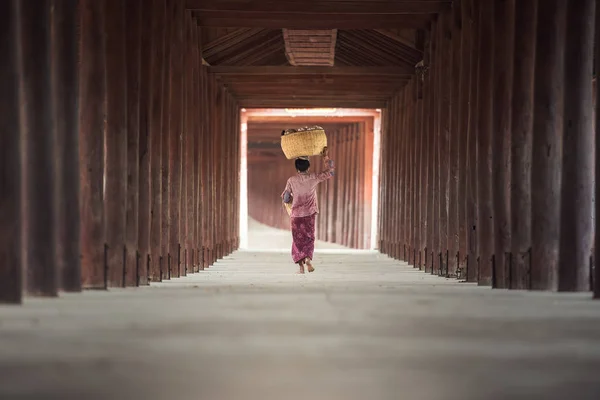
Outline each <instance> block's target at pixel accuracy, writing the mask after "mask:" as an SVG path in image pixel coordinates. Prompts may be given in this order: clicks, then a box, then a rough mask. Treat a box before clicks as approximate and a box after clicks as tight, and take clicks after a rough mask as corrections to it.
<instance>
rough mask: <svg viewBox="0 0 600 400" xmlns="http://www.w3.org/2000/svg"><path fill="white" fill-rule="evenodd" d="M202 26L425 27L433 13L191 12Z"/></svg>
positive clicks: (273, 27)
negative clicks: (301, 13) (299, 14)
mask: <svg viewBox="0 0 600 400" xmlns="http://www.w3.org/2000/svg"><path fill="white" fill-rule="evenodd" d="M194 16H195V17H196V18H197V19H198V24H199V25H200V26H203V27H207V28H211V27H219V28H225V27H235V28H268V29H284V28H288V29H379V28H389V29H392V28H398V27H402V28H407V29H424V28H426V27H427V25H428V24H429V22H430V21H431V20H432V19H433V17H434V16H435V14H433V13H432V14H420V15H403V14H335V15H334V16H332V15H328V14H318V13H306V14H303V15H302V17H299V16H298V15H294V14H288V13H270V14H265V13H262V14H261V13H256V12H251V11H226V12H221V11H202V12H194Z"/></svg>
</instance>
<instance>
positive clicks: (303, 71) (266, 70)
mask: <svg viewBox="0 0 600 400" xmlns="http://www.w3.org/2000/svg"><path fill="white" fill-rule="evenodd" d="M209 72H210V73H212V74H215V75H219V76H226V75H265V76H276V75H327V76H330V75H344V76H352V75H357V76H366V75H373V76H386V75H387V76H396V77H403V78H410V77H411V76H412V75H413V73H412V71H410V72H409V71H407V69H406V68H401V67H314V66H311V67H279V66H260V67H230V66H212V67H210V68H209Z"/></svg>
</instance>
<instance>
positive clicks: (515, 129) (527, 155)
mask: <svg viewBox="0 0 600 400" xmlns="http://www.w3.org/2000/svg"><path fill="white" fill-rule="evenodd" d="M537 3H538V0H521V1H517V2H516V3H515V37H518V38H519V40H516V41H515V50H514V54H515V58H514V79H513V97H512V99H513V100H512V121H511V127H512V138H511V142H512V146H511V148H512V151H511V162H512V168H511V174H512V179H511V181H512V186H511V227H512V234H511V259H510V288H511V289H521V290H524V289H529V285H530V281H529V272H530V270H529V269H530V265H531V260H530V254H531V211H532V210H531V161H532V155H533V148H532V141H533V97H534V81H535V47H536V32H537ZM517 55H518V56H517Z"/></svg>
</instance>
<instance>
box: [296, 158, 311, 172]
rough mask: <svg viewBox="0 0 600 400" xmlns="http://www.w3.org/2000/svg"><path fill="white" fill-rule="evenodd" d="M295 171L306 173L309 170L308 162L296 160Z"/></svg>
mask: <svg viewBox="0 0 600 400" xmlns="http://www.w3.org/2000/svg"><path fill="white" fill-rule="evenodd" d="M295 164H296V170H298V171H300V172H306V171H307V170H308V169H309V168H310V161H308V160H303V159H301V158H298V159H297V160H296V162H295Z"/></svg>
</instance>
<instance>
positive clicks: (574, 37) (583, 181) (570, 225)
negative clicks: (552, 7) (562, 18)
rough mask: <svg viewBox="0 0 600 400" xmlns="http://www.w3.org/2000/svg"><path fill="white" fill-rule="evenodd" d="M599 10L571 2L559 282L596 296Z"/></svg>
mask: <svg viewBox="0 0 600 400" xmlns="http://www.w3.org/2000/svg"><path fill="white" fill-rule="evenodd" d="M595 8H596V1H594V0H579V1H571V2H569V5H568V9H567V31H566V35H567V36H566V50H565V62H566V65H565V86H564V88H565V109H564V113H565V115H564V131H563V132H564V133H563V170H562V197H561V221H560V223H561V225H560V227H561V233H560V260H559V276H558V289H559V290H561V291H580V292H581V291H588V290H590V257H591V251H592V240H593V235H594V227H593V224H592V196H593V192H594V151H593V149H594V131H593V129H594V128H593V115H594V106H593V97H592V96H593V94H592V85H591V82H592V78H593V71H594V51H593V48H594V18H595V11H596V10H595ZM597 65H598V64H597ZM597 68H598V67H597Z"/></svg>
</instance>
